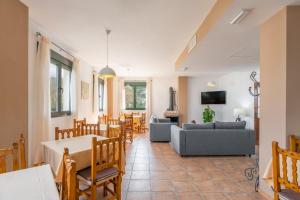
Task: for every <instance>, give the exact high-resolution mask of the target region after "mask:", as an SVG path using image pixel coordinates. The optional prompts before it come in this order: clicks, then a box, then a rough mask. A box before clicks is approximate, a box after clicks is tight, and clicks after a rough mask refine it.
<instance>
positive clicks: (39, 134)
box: [29, 36, 51, 165]
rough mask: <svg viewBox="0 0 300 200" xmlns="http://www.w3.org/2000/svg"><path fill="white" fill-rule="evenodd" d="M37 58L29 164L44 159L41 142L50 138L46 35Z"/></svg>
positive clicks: (40, 43) (39, 46)
mask: <svg viewBox="0 0 300 200" xmlns="http://www.w3.org/2000/svg"><path fill="white" fill-rule="evenodd" d="M38 40H39V45H38V49H37V54H36V59H35V68H34V71H35V74H34V76H33V78H34V80H35V81H34V85H33V101H34V107H33V110H32V137H31V141H29V142H30V148H31V160H30V163H29V165H31V164H33V163H37V162H41V161H42V160H43V148H42V145H41V142H43V141H47V140H49V138H50V119H51V116H50V115H51V112H50V73H49V71H50V45H49V41H48V39H47V38H46V37H43V36H42V37H40V38H39V39H38Z"/></svg>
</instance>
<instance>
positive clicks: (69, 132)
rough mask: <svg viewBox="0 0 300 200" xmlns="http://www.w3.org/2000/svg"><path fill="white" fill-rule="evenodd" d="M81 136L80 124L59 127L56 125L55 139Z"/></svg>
mask: <svg viewBox="0 0 300 200" xmlns="http://www.w3.org/2000/svg"><path fill="white" fill-rule="evenodd" d="M77 136H80V126H79V127H77V128H69V129H59V128H58V127H55V140H59V139H65V138H70V137H77Z"/></svg>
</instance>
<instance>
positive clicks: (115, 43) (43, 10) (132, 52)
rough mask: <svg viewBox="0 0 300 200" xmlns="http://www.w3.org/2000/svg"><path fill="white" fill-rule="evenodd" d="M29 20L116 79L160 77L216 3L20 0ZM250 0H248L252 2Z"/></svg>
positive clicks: (171, 69)
mask: <svg viewBox="0 0 300 200" xmlns="http://www.w3.org/2000/svg"><path fill="white" fill-rule="evenodd" d="M21 1H22V2H24V3H25V4H26V5H27V6H28V7H29V10H30V18H31V19H32V20H33V21H34V22H35V23H37V24H40V25H41V26H42V27H43V29H44V30H47V31H48V34H49V35H51V38H50V39H51V40H54V41H55V42H57V43H59V44H61V45H62V46H64V47H65V48H67V49H68V50H70V51H71V52H72V53H73V54H75V55H77V56H79V57H80V58H82V59H84V60H85V61H86V62H88V63H89V64H91V65H93V66H95V67H97V68H98V69H100V68H101V67H103V66H105V64H106V36H105V32H104V29H105V27H107V28H110V29H112V34H111V36H110V65H111V66H113V67H114V68H115V69H116V71H117V73H118V75H120V76H163V75H170V74H172V73H174V71H175V70H174V62H175V60H176V58H177V57H178V55H179V54H180V52H181V51H182V50H183V48H184V47H185V45H186V44H187V42H188V41H189V39H190V37H191V36H192V35H193V33H194V32H195V31H196V30H197V28H198V26H199V24H200V23H201V21H202V20H203V19H204V17H205V16H206V15H207V14H208V12H209V11H210V9H211V8H212V6H213V5H214V3H215V0H85V1H83V0H21ZM251 1H252V0H251Z"/></svg>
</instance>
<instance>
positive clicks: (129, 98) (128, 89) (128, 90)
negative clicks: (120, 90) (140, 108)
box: [125, 85, 134, 109]
mask: <svg viewBox="0 0 300 200" xmlns="http://www.w3.org/2000/svg"><path fill="white" fill-rule="evenodd" d="M125 104H126V109H132V108H134V88H133V87H132V86H130V85H126V86H125Z"/></svg>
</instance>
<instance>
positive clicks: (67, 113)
mask: <svg viewBox="0 0 300 200" xmlns="http://www.w3.org/2000/svg"><path fill="white" fill-rule="evenodd" d="M69 116H71V112H70V111H65V112H51V118H57V117H69Z"/></svg>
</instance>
